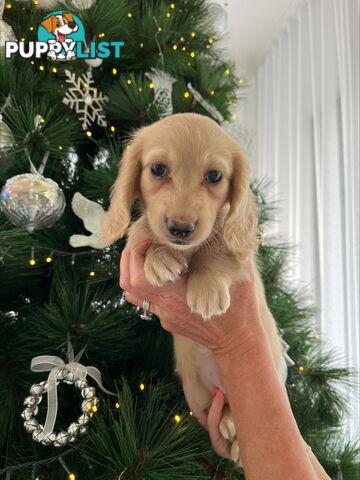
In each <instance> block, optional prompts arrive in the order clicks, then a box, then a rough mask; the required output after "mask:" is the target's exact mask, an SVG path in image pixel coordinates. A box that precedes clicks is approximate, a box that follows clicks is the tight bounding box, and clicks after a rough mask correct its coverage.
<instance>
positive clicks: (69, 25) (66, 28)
mask: <svg viewBox="0 0 360 480" xmlns="http://www.w3.org/2000/svg"><path fill="white" fill-rule="evenodd" d="M41 25H42V26H43V27H44V28H45V29H46V30H47V32H48V33H51V34H52V35H54V37H55V38H56V40H49V43H54V42H55V41H56V42H60V43H63V42H66V41H70V40H67V36H68V35H70V34H72V33H74V32H76V31H77V30H78V28H79V27H78V25H77V23H76V22H74V19H73V15H72V13H68V12H62V13H59V14H54V15H50V17H48V18H46V19H45V20H43V21H42V22H41ZM48 56H49V57H50V58H51V59H52V60H55V59H64V58H65V55H64V54H63V53H60V54H59V55H55V53H54V52H51V51H50V52H49V54H48ZM73 56H75V54H74V52H68V54H67V55H66V58H67V60H70V59H71V58H72V57H73Z"/></svg>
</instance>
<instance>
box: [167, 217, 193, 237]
mask: <svg viewBox="0 0 360 480" xmlns="http://www.w3.org/2000/svg"><path fill="white" fill-rule="evenodd" d="M165 223H166V228H167V229H168V231H169V233H171V235H172V236H173V237H177V238H186V237H189V236H190V235H191V234H192V233H193V231H194V230H195V226H196V222H191V223H182V222H177V221H176V220H171V219H170V218H166V219H165Z"/></svg>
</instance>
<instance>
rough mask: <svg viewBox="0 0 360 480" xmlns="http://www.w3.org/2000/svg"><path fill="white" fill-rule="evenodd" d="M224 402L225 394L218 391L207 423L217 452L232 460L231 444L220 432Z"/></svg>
mask: <svg viewBox="0 0 360 480" xmlns="http://www.w3.org/2000/svg"><path fill="white" fill-rule="evenodd" d="M224 401H225V399H224V395H223V393H222V392H221V390H217V394H216V395H215V397H214V400H213V403H212V405H211V407H210V410H209V414H208V418H207V423H208V430H209V436H210V440H211V443H212V445H213V447H214V450H215V452H216V453H217V454H218V455H220V456H222V457H225V458H229V459H231V455H230V449H231V446H230V442H228V441H227V440H225V438H224V437H223V436H222V435H221V433H220V430H219V424H220V421H221V417H222V410H223V407H224Z"/></svg>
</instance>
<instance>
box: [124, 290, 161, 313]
mask: <svg viewBox="0 0 360 480" xmlns="http://www.w3.org/2000/svg"><path fill="white" fill-rule="evenodd" d="M125 300H126V301H127V302H129V303H132V304H133V305H135V306H136V307H140V308H142V306H143V303H144V300H148V301H149V302H150V308H149V310H148V311H149V313H154V314H155V315H158V313H159V312H158V308H157V307H156V305H154V304H153V303H151V301H150V300H149V299H148V298H146V299H145V298H143V297H140V296H139V295H134V294H133V293H129V292H125Z"/></svg>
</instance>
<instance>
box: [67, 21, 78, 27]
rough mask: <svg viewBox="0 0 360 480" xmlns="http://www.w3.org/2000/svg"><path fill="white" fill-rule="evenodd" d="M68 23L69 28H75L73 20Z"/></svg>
mask: <svg viewBox="0 0 360 480" xmlns="http://www.w3.org/2000/svg"><path fill="white" fill-rule="evenodd" d="M68 25H69V27H70V28H75V27H76V23H75V22H69V23H68Z"/></svg>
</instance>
